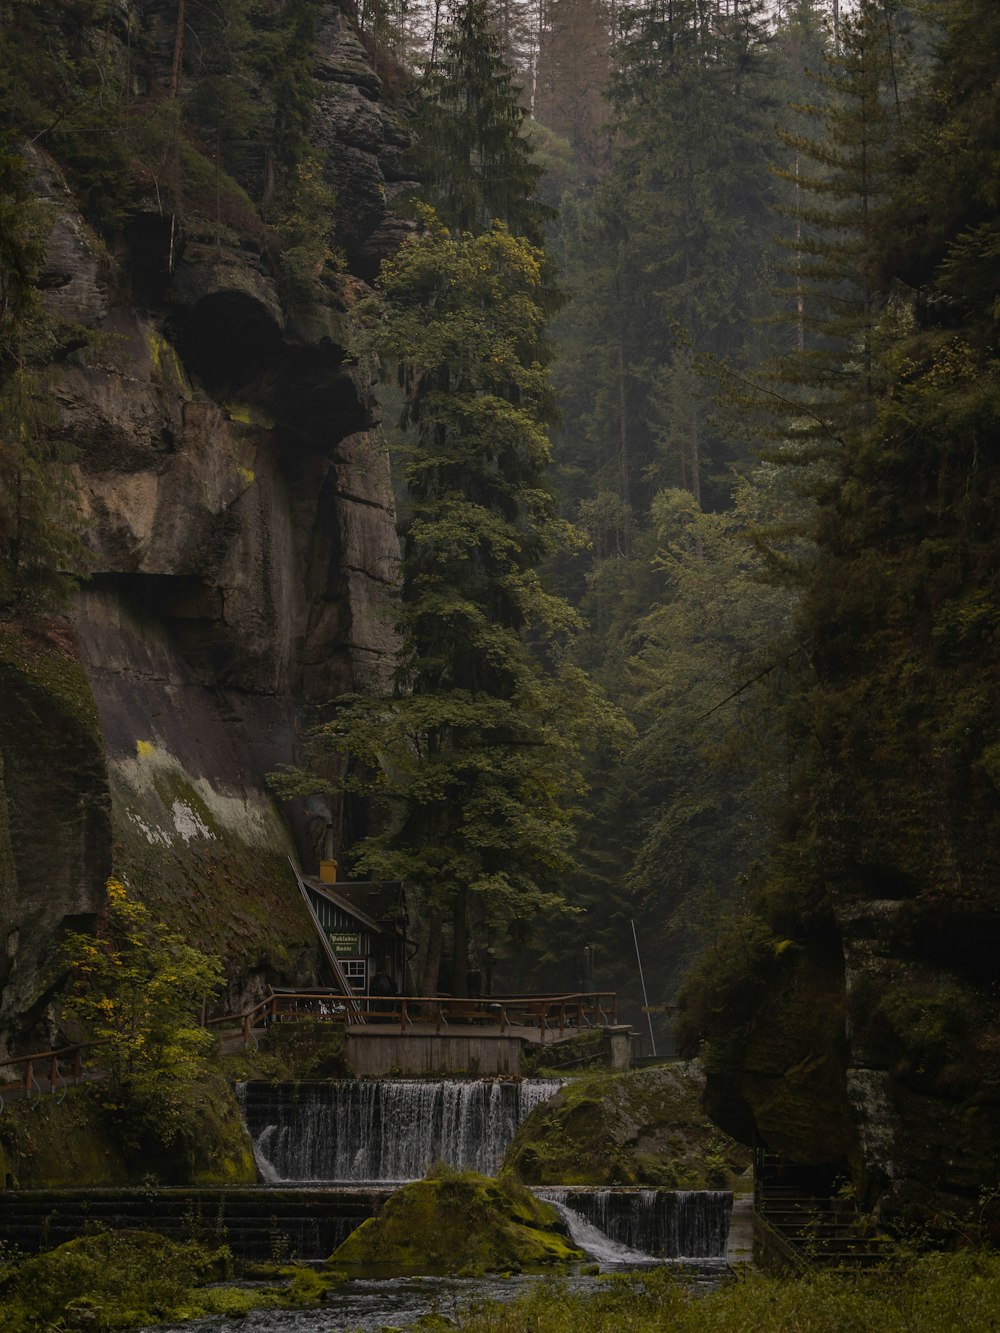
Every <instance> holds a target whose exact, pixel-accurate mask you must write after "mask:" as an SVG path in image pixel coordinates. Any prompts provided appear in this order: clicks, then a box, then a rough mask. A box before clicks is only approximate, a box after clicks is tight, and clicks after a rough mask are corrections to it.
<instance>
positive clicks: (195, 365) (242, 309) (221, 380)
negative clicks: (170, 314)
mask: <svg viewBox="0 0 1000 1333" xmlns="http://www.w3.org/2000/svg"><path fill="white" fill-rule="evenodd" d="M175 340H176V346H177V350H178V352H179V353H180V356H181V359H182V361H183V362H184V366H185V368H186V370H187V371H188V373H189V374H192V375H196V376H197V377H198V379H200V380H201V382H202V384H203V385H204V386H205V388H206V389H207V390H208V391H209V392H210V393H212V394H214V395H216V396H217V397H225V396H227V395H228V394H233V393H237V392H239V391H240V390H242V389H244V388H245V387H246V386H248V385H252V384H256V382H257V381H258V380H260V378H261V377H262V375H263V374H264V373H265V370H266V369H267V367H268V366H269V364H270V363H271V361H272V359H273V357H274V355H275V352H276V350H277V348H278V346H279V344H280V341H281V330H280V328H279V327H278V324H277V322H276V321H275V319H274V316H273V315H272V314H271V312H270V311H269V310H267V309H266V308H265V307H264V306H263V305H262V304H261V303H260V302H259V301H255V300H254V299H253V297H251V296H248V295H246V294H245V293H243V292H237V291H226V292H214V293H213V294H212V295H211V296H206V297H205V298H204V300H201V301H199V302H198V304H197V305H196V306H195V307H194V309H193V310H191V311H189V312H187V313H186V314H185V315H184V316H183V317H182V318H179V319H178V320H177V321H176V324H175Z"/></svg>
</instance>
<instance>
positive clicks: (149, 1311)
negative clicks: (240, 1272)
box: [0, 1231, 229, 1333]
mask: <svg viewBox="0 0 1000 1333" xmlns="http://www.w3.org/2000/svg"><path fill="white" fill-rule="evenodd" d="M228 1271H229V1251H228V1250H225V1249H222V1250H215V1251H209V1250H206V1249H204V1248H203V1247H202V1246H200V1245H198V1244H196V1243H195V1242H193V1241H189V1242H187V1243H186V1244H177V1243H176V1242H174V1241H169V1240H167V1239H166V1238H165V1237H163V1236H159V1235H154V1234H153V1233H152V1232H145V1231H131V1232H105V1233H102V1234H101V1235H97V1236H82V1237H81V1238H80V1239H79V1240H72V1241H69V1242H68V1243H67V1244H65V1245H60V1246H59V1247H58V1248H57V1249H55V1250H50V1251H48V1253H46V1254H40V1255H37V1256H36V1257H35V1258H33V1259H28V1260H27V1261H26V1262H24V1263H22V1264H19V1265H18V1266H17V1267H16V1268H14V1269H13V1271H10V1272H7V1273H6V1274H5V1275H4V1276H3V1277H2V1278H0V1320H2V1322H3V1327H4V1328H5V1329H7V1330H9V1331H10V1333H20V1331H21V1330H26V1331H27V1330H35V1329H43V1328H56V1327H58V1328H67V1327H68V1328H95V1329H105V1330H107V1329H116V1328H123V1329H124V1328H134V1327H136V1326H137V1325H138V1324H145V1323H153V1322H157V1323H158V1322H160V1321H161V1320H164V1319H170V1318H190V1317H191V1316H192V1315H198V1314H208V1313H211V1312H212V1311H213V1309H214V1305H215V1302H214V1298H213V1297H212V1296H210V1295H209V1294H208V1293H205V1295H206V1296H208V1300H201V1299H199V1295H198V1293H197V1292H196V1290H195V1289H196V1288H197V1287H199V1286H200V1285H201V1284H203V1283H205V1282H209V1281H213V1280H218V1279H219V1278H221V1277H225V1276H226V1275H227V1274H228Z"/></svg>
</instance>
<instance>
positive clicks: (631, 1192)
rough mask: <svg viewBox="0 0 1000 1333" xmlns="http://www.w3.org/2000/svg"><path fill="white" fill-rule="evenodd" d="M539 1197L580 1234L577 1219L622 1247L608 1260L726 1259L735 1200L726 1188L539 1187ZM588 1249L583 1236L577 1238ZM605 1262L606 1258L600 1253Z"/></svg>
mask: <svg viewBox="0 0 1000 1333" xmlns="http://www.w3.org/2000/svg"><path fill="white" fill-rule="evenodd" d="M535 1193H536V1194H537V1195H538V1197H539V1198H542V1199H546V1200H548V1201H549V1202H550V1203H552V1204H554V1205H555V1206H556V1207H558V1208H559V1211H560V1212H561V1213H562V1214H563V1216H564V1217H565V1218H566V1219H567V1222H568V1224H569V1227H570V1232H571V1234H574V1225H573V1215H574V1214H575V1215H576V1216H577V1217H579V1218H581V1219H583V1220H584V1222H585V1223H586V1224H587V1225H588V1226H590V1227H593V1228H596V1230H597V1232H598V1233H599V1234H600V1235H602V1236H604V1237H606V1238H607V1239H608V1240H610V1241H611V1242H612V1243H613V1245H614V1246H616V1247H621V1249H622V1250H623V1251H624V1253H623V1254H622V1255H615V1254H613V1253H611V1252H609V1253H608V1255H607V1256H606V1257H607V1258H608V1259H621V1260H625V1259H627V1258H628V1253H629V1252H631V1253H632V1254H633V1255H634V1256H637V1257H640V1256H647V1257H648V1256H653V1257H654V1258H659V1259H724V1258H725V1257H726V1246H727V1241H728V1238H729V1223H730V1218H731V1216H732V1208H733V1196H732V1194H731V1193H730V1192H728V1191H726V1190H664V1189H636V1188H629V1187H625V1186H607V1187H604V1188H601V1189H592V1188H590V1187H588V1186H574V1185H551V1186H539V1187H536V1189H535ZM577 1238H578V1239H579V1243H580V1244H582V1245H583V1246H584V1248H586V1249H588V1250H592V1246H591V1245H589V1244H588V1243H587V1238H586V1236H584V1235H583V1233H582V1232H581V1233H577V1234H574V1239H577ZM595 1258H598V1259H600V1258H601V1256H599V1255H595Z"/></svg>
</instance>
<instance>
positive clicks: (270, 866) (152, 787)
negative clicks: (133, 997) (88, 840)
mask: <svg viewBox="0 0 1000 1333" xmlns="http://www.w3.org/2000/svg"><path fill="white" fill-rule="evenodd" d="M111 790H112V810H113V817H114V829H115V849H114V850H115V869H116V872H117V873H118V874H119V875H120V876H121V877H122V878H123V879H125V880H126V881H127V882H128V883H129V884H130V885H131V886H132V887H133V889H134V890H135V891H136V892H137V893H138V894H139V896H140V897H141V898H142V899H143V901H144V902H146V903H147V904H148V905H149V906H150V908H151V909H152V910H153V911H154V912H155V913H156V914H157V915H158V916H159V917H160V918H162V920H164V921H165V922H166V923H167V924H169V925H170V926H171V927H172V928H174V929H175V930H178V931H180V932H181V933H182V934H184V935H185V936H186V937H187V938H188V939H189V940H190V941H191V942H192V943H194V944H196V945H197V947H198V948H199V949H201V950H203V951H204V952H206V953H210V954H214V955H216V956H217V957H219V958H221V959H222V960H223V963H224V965H225V967H226V971H227V973H228V975H229V976H230V977H231V978H232V979H234V980H237V981H238V980H240V979H243V978H246V977H248V976H249V975H250V974H251V973H252V972H254V971H260V970H268V971H269V972H270V974H271V975H272V976H273V977H279V976H280V977H281V978H287V979H289V980H296V979H300V978H301V979H303V980H305V979H309V980H312V979H314V977H315V975H316V970H317V964H318V957H317V944H316V940H315V933H314V931H313V928H312V925H311V923H310V922H309V919H308V917H307V915H306V911H305V907H304V906H303V904H302V901H301V897H300V894H299V891H298V888H297V887H296V884H295V880H294V878H293V876H292V872H291V868H290V867H289V864H288V856H287V853H288V849H289V846H290V844H289V842H288V835H287V832H286V830H285V829H284V827H283V825H282V823H281V819H280V817H279V815H278V812H277V810H276V809H275V808H274V807H273V806H272V805H270V804H267V803H266V801H265V798H263V797H262V796H261V797H260V798H257V799H248V798H241V797H237V796H228V795H223V794H220V793H219V792H217V791H216V790H215V789H214V788H213V786H212V785H211V784H210V783H208V782H207V781H206V780H205V779H203V778H194V777H192V776H191V775H190V774H188V773H187V772H185V770H184V769H183V768H182V767H181V765H180V764H179V763H178V762H177V761H176V760H175V759H173V757H172V756H170V755H169V754H167V753H166V752H165V751H163V750H161V749H160V748H159V747H157V746H154V745H153V744H151V743H150V742H147V741H144V740H142V739H141V738H137V742H136V758H135V759H134V760H131V761H127V762H117V763H115V764H114V766H113V768H112V788H111Z"/></svg>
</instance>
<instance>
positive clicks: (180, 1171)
mask: <svg viewBox="0 0 1000 1333" xmlns="http://www.w3.org/2000/svg"><path fill="white" fill-rule="evenodd" d="M183 1097H184V1106H185V1115H184V1124H183V1127H182V1129H181V1131H180V1132H179V1133H177V1134H175V1135H172V1136H171V1137H169V1139H167V1138H165V1137H164V1135H163V1134H161V1133H159V1132H158V1131H157V1127H156V1126H155V1125H153V1124H150V1123H149V1122H148V1120H146V1119H145V1118H144V1117H142V1115H141V1108H135V1107H128V1106H117V1105H109V1103H108V1101H107V1098H106V1095H105V1093H104V1090H103V1088H102V1087H101V1085H100V1084H97V1083H95V1084H90V1085H86V1086H82V1087H77V1088H71V1089H70V1090H69V1092H68V1093H67V1094H66V1096H65V1098H64V1099H63V1100H62V1101H60V1100H58V1099H57V1098H55V1097H51V1096H45V1097H42V1098H40V1099H38V1100H37V1101H35V1102H30V1103H29V1102H14V1103H12V1105H11V1106H10V1107H9V1108H8V1109H7V1110H6V1111H5V1112H4V1113H3V1115H2V1116H0V1151H2V1155H3V1170H4V1174H5V1177H6V1179H7V1182H8V1185H10V1186H16V1187H18V1188H21V1189H69V1188H74V1187H86V1186H108V1185H140V1184H149V1183H150V1182H151V1181H153V1182H156V1183H157V1184H161V1185H247V1184H250V1185H252V1184H255V1183H256V1181H257V1170H256V1167H255V1165H254V1160H253V1150H252V1147H251V1143H250V1139H249V1137H248V1135H247V1133H246V1130H245V1129H244V1127H243V1122H242V1120H241V1119H240V1114H239V1107H238V1106H237V1104H236V1099H235V1097H234V1096H233V1092H232V1089H231V1087H230V1085H229V1084H228V1082H227V1081H226V1079H225V1078H224V1077H223V1075H222V1074H221V1072H220V1071H219V1070H217V1069H206V1070H203V1071H201V1073H200V1074H199V1075H198V1076H197V1077H196V1078H195V1079H192V1080H191V1081H190V1083H189V1084H188V1085H187V1086H186V1087H185V1088H184V1089H183Z"/></svg>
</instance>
